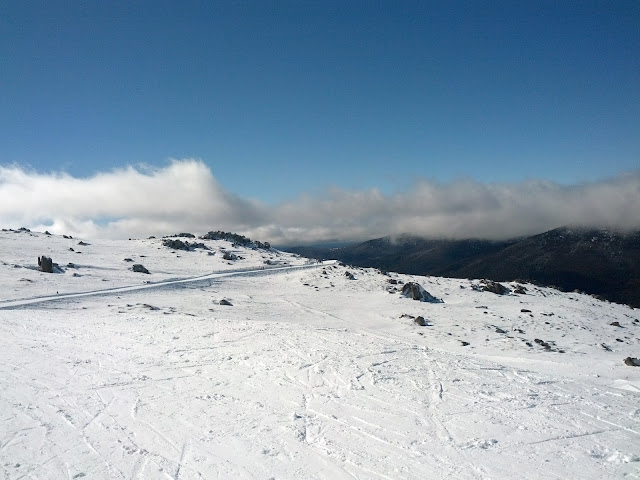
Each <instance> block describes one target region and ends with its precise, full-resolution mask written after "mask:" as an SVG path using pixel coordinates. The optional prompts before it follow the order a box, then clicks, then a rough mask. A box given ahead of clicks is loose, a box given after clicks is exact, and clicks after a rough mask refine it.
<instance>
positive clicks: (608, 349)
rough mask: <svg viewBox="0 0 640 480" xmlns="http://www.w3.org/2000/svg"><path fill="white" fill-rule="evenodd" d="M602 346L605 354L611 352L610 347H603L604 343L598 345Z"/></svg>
mask: <svg viewBox="0 0 640 480" xmlns="http://www.w3.org/2000/svg"><path fill="white" fill-rule="evenodd" d="M600 345H601V346H602V348H604V349H605V350H606V351H607V352H612V351H613V350H611V347H609V346H608V345H605V344H604V343H601V344H600Z"/></svg>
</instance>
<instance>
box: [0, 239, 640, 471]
mask: <svg viewBox="0 0 640 480" xmlns="http://www.w3.org/2000/svg"><path fill="white" fill-rule="evenodd" d="M78 241H79V239H63V238H61V237H55V236H47V235H44V234H40V233H38V234H36V233H33V234H31V233H29V232H22V233H14V232H1V233H0V292H1V293H0V392H2V393H1V394H0V472H1V476H2V478H5V479H21V478H27V479H36V478H37V479H41V478H51V479H57V478H61V479H62V478H64V479H69V478H71V479H78V478H82V477H85V478H92V479H94V478H97V479H111V478H124V479H138V478H141V479H143V478H145V479H161V478H166V479H196V478H199V479H210V478H225V479H227V478H228V479H231V478H233V479H265V480H266V479H270V478H273V479H305V478H309V479H312V478H313V479H342V478H349V479H353V478H358V479H421V480H422V479H428V478H451V479H485V478H486V479H489V478H492V479H496V478H525V479H536V478H541V479H542V478H545V479H546V478H563V479H564V478H581V479H603V478H625V477H627V478H640V368H638V367H629V366H626V365H625V364H624V363H623V359H624V358H625V357H628V356H632V357H638V356H640V355H639V353H640V352H639V344H640V342H639V340H638V338H639V337H638V333H639V331H640V322H639V318H640V312H639V311H638V310H633V309H630V308H628V307H626V306H621V305H615V304H609V303H606V302H601V301H598V300H595V299H593V298H592V297H589V296H586V295H581V294H575V293H562V292H558V291H556V290H553V289H548V288H538V287H535V286H532V285H525V287H526V288H527V293H526V294H520V295H516V294H510V295H504V296H500V295H496V294H494V293H490V292H484V291H479V290H480V289H479V288H478V287H479V285H480V284H479V282H477V281H469V280H456V279H443V278H435V277H416V276H408V275H396V274H390V275H389V276H386V275H384V274H382V273H380V272H378V271H375V270H371V269H357V268H356V269H354V268H351V267H348V268H347V267H343V266H340V265H337V264H333V263H332V262H327V263H326V264H322V265H313V264H311V265H306V264H307V261H306V260H305V259H302V258H299V257H296V256H294V255H290V254H285V253H282V252H276V251H274V250H269V251H265V250H251V249H245V248H240V247H238V248H234V247H232V246H231V244H230V243H228V242H225V241H204V242H205V244H206V245H208V246H209V247H210V248H211V249H212V250H211V252H216V253H215V255H209V253H208V251H205V250H196V251H192V252H184V251H172V250H170V249H168V248H166V247H163V246H162V245H161V240H160V239H157V240H132V241H123V242H117V241H109V242H99V241H86V242H87V243H89V244H90V245H84V246H79V245H78ZM69 248H73V249H74V251H71V250H69ZM220 248H224V249H225V251H230V252H232V253H235V254H236V255H239V256H241V257H243V259H241V260H236V261H233V262H228V261H225V260H223V258H222V251H221V250H220ZM78 250H80V251H81V252H82V253H78V252H77V251H78ZM39 255H47V256H51V257H52V258H53V261H54V262H56V263H58V264H59V265H60V266H61V267H63V270H64V272H62V271H60V272H61V273H53V274H48V273H42V272H39V271H37V270H36V268H37V257H38V256H39ZM143 255H144V256H143ZM124 258H130V259H131V260H133V263H142V264H144V266H145V267H146V268H148V269H149V271H150V272H151V274H149V275H145V274H142V273H136V272H133V271H131V270H130V268H131V265H132V262H125V261H124ZM267 260H269V261H270V263H277V264H278V265H275V266H273V269H270V268H271V265H266V264H265V263H264V262H265V261H267ZM69 262H72V263H74V264H75V266H76V268H71V267H69V268H68V267H67V264H68V263H69ZM263 268H264V269H263ZM222 271H224V272H226V273H223V274H220V273H215V272H222ZM347 271H349V272H351V273H352V277H353V279H351V278H349V277H348V276H347V275H346V272H347ZM74 273H76V274H78V275H81V276H73V274H74ZM186 277H197V278H195V279H193V280H188V279H186ZM389 280H392V281H395V282H398V283H397V284H391V283H390V282H389ZM407 281H415V282H418V283H419V284H420V285H422V286H423V287H425V288H426V290H427V291H428V292H429V293H431V294H432V295H434V296H436V297H438V298H441V299H443V300H444V303H439V304H430V303H424V302H417V301H413V300H411V299H407V298H403V297H401V296H400V294H399V293H397V292H396V293H389V290H390V289H394V288H396V287H397V288H398V289H401V287H402V285H403V283H404V282H407ZM148 282H151V283H148ZM474 286H475V288H474ZM506 286H508V287H510V288H511V289H512V290H513V289H514V288H515V287H516V285H515V284H506ZM121 287H126V288H121ZM105 289H111V290H107V291H104V290H105ZM78 292H85V293H86V294H85V295H82V296H77V295H73V293H78ZM223 299H224V300H227V301H228V302H229V303H231V304H232V306H227V305H220V300H223ZM523 310H525V311H523ZM527 310H528V311H527ZM417 316H422V317H424V319H425V320H426V323H427V325H428V326H423V327H421V326H418V325H417V324H416V323H415V322H414V319H413V317H417ZM613 322H618V323H619V325H620V326H615V325H611V323H613ZM536 340H538V341H536ZM541 342H542V343H541Z"/></svg>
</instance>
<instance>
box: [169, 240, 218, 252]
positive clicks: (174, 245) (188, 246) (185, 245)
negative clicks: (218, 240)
mask: <svg viewBox="0 0 640 480" xmlns="http://www.w3.org/2000/svg"><path fill="white" fill-rule="evenodd" d="M162 244H163V245H164V246H165V247H169V248H171V249H172V250H185V251H187V252H189V251H191V250H195V249H196V248H201V249H203V250H209V247H207V246H206V245H205V244H204V243H196V242H193V243H189V242H183V241H182V240H177V239H176V240H172V239H170V238H165V239H164V240H162Z"/></svg>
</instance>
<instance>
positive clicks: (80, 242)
mask: <svg viewBox="0 0 640 480" xmlns="http://www.w3.org/2000/svg"><path fill="white" fill-rule="evenodd" d="M78 245H82V246H83V247H84V246H86V245H89V244H88V243H87V242H83V241H82V240H80V241H79V242H78Z"/></svg>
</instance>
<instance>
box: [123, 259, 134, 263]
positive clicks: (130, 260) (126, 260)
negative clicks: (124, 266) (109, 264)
mask: <svg viewBox="0 0 640 480" xmlns="http://www.w3.org/2000/svg"><path fill="white" fill-rule="evenodd" d="M124 261H125V262H133V259H132V258H125V259H124Z"/></svg>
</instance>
